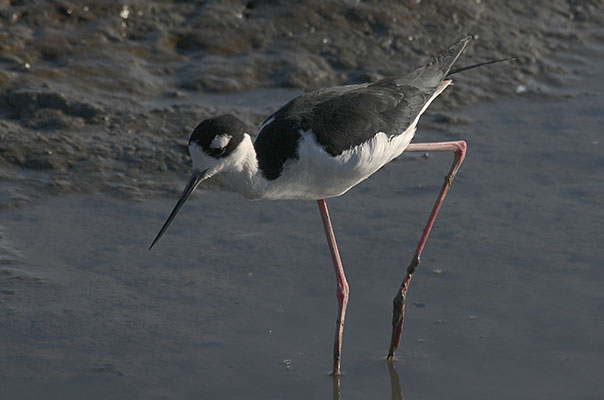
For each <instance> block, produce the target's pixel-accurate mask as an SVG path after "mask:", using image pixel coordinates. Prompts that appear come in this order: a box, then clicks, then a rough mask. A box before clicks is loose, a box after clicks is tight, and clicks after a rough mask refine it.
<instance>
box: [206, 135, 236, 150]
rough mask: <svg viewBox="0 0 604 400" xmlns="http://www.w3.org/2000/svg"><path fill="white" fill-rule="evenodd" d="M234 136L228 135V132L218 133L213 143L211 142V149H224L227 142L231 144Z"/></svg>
mask: <svg viewBox="0 0 604 400" xmlns="http://www.w3.org/2000/svg"><path fill="white" fill-rule="evenodd" d="M232 138H233V136H231V135H227V134H226V133H223V134H222V135H216V137H214V140H212V143H210V149H223V148H225V147H226V145H227V144H229V142H230V141H231V139H232Z"/></svg>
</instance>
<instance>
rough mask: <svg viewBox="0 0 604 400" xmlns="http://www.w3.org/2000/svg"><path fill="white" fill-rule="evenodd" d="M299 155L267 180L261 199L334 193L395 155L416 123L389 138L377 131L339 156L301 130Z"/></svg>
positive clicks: (379, 166) (333, 194)
mask: <svg viewBox="0 0 604 400" xmlns="http://www.w3.org/2000/svg"><path fill="white" fill-rule="evenodd" d="M300 134H301V135H302V137H301V138H300V142H299V150H298V155H299V157H298V159H291V160H288V161H287V162H286V163H285V165H284V166H283V171H282V172H281V175H280V176H279V177H278V178H277V179H276V180H274V181H270V183H269V185H268V186H267V187H266V189H265V192H264V193H263V195H262V198H263V199H272V200H277V199H282V200H292V199H298V200H317V199H323V198H329V197H337V196H340V195H342V194H344V193H345V192H347V191H348V190H349V189H350V188H352V187H353V186H355V185H357V184H358V183H359V182H361V181H363V180H365V179H367V178H368V177H369V176H371V175H372V174H373V173H375V172H376V171H377V170H378V169H380V168H381V167H382V166H383V165H384V164H386V163H388V162H390V161H392V159H394V158H396V157H398V156H399V155H400V154H401V153H402V152H403V151H404V150H405V148H406V147H407V146H408V145H409V143H410V142H411V139H412V138H413V135H414V134H415V124H413V125H412V126H410V127H409V128H408V129H407V130H406V131H405V132H403V134H401V135H398V136H395V137H393V138H389V137H388V136H387V135H386V134H385V133H383V132H378V133H376V135H375V136H374V137H373V138H372V139H371V140H369V141H367V142H365V143H363V144H361V145H359V146H356V147H354V148H352V149H350V150H346V151H344V152H343V153H342V154H340V155H339V156H336V157H334V156H332V155H330V154H329V153H327V152H326V151H325V150H324V149H323V148H322V147H321V146H320V145H319V144H318V143H317V141H316V140H315V137H314V135H313V134H312V132H300Z"/></svg>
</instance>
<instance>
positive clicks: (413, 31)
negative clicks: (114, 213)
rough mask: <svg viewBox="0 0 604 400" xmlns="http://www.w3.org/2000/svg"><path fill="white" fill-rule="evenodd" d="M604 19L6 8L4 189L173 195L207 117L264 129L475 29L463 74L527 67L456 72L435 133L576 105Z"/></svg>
mask: <svg viewBox="0 0 604 400" xmlns="http://www.w3.org/2000/svg"><path fill="white" fill-rule="evenodd" d="M602 9H604V3H602V1H582V2H574V1H563V0H558V1H554V2H551V1H537V2H532V3H530V5H524V4H520V3H518V2H513V1H504V2H495V1H478V0H477V1H448V2H446V4H445V2H428V1H417V0H413V1H404V2H394V1H392V2H361V1H336V2H328V3H325V2H322V1H308V2H304V3H300V4H296V5H291V4H290V3H289V2H272V1H270V2H269V1H230V2H215V1H207V2H179V1H161V2H160V1H128V2H125V3H123V4H121V3H113V2H101V3H90V4H87V3H86V2H75V1H73V2H71V1H61V2H47V1H9V0H5V1H2V2H0V167H1V168H2V174H1V175H0V179H2V181H3V182H5V183H6V184H7V185H9V186H10V187H11V189H10V190H12V191H15V192H16V193H15V196H16V197H19V196H22V197H25V198H27V197H28V196H32V195H34V196H37V195H43V194H45V193H67V192H73V191H88V192H98V191H102V192H111V193H116V194H118V195H120V196H126V197H140V196H142V195H145V194H149V193H165V192H166V191H169V190H171V189H172V188H173V186H172V184H171V182H172V181H173V180H174V179H175V177H176V176H182V175H183V174H186V171H187V170H188V168H189V167H188V161H187V154H186V148H185V147H184V144H185V143H186V139H187V136H188V133H189V132H190V131H191V129H192V128H193V127H194V126H195V125H196V123H197V122H199V121H200V120H201V119H203V118H205V117H207V116H209V115H215V114H217V113H221V112H233V113H236V114H238V115H240V116H241V117H242V118H243V119H245V120H246V121H248V122H249V123H250V125H252V126H257V124H258V123H259V121H261V120H262V118H263V117H265V116H266V115H267V114H268V113H270V112H271V111H272V110H274V109H275V108H277V107H278V106H279V105H281V104H283V103H284V102H285V101H287V100H288V99H289V98H291V97H293V96H295V95H296V94H298V93H300V92H301V91H302V90H309V89H314V88H317V87H321V86H329V85H336V84H345V83H354V82H362V81H367V80H375V79H378V78H381V77H384V76H387V75H391V74H394V73H398V72H399V71H403V70H406V69H410V68H412V67H414V66H416V65H418V64H421V63H422V62H424V61H425V60H426V59H427V58H428V57H430V56H431V55H433V54H435V53H437V52H438V51H439V50H440V49H442V48H443V47H445V46H446V45H448V44H449V43H451V42H452V41H454V40H456V39H457V38H459V37H461V36H463V35H465V34H467V33H472V34H475V35H477V37H479V40H477V41H475V42H473V43H472V45H471V46H470V47H469V48H468V49H467V51H466V52H465V54H464V57H463V59H462V60H460V65H466V64H470V63H472V62H480V61H484V60H486V59H494V58H503V57H507V56H510V55H513V56H515V57H517V60H518V61H517V63H515V64H513V65H511V64H510V65H497V66H493V67H491V68H484V69H481V70H477V71H474V72H472V73H468V74H465V75H460V76H459V78H458V84H457V86H456V87H455V88H452V90H449V91H448V93H446V94H445V95H444V96H442V98H441V99H439V101H437V102H436V103H435V104H434V105H433V106H432V112H431V113H430V114H428V115H426V117H425V120H426V122H430V121H431V122H432V123H433V124H434V125H436V126H439V125H440V126H441V127H442V128H443V129H448V128H449V127H450V126H451V125H455V123H456V122H459V121H458V120H457V119H456V118H455V117H454V116H451V115H450V114H448V113H447V110H449V108H450V107H458V106H460V105H467V104H471V103H475V102H477V101H485V100H488V99H493V98H502V97H514V96H522V97H528V98H535V99H544V98H547V99H550V100H551V99H554V100H555V99H562V98H566V97H567V96H569V95H570V92H569V90H568V86H565V83H567V82H568V80H570V79H572V77H573V75H574V74H576V73H577V72H578V71H580V70H582V69H584V68H585V67H586V66H587V65H589V62H590V61H589V54H588V53H589V48H590V46H591V45H593V44H594V43H595V44H597V43H601V42H602V40H603V37H602V31H601V29H600V28H601V26H603V25H604V17H603V15H602ZM229 93H233V94H235V93H238V94H239V95H236V96H234V95H232V94H229ZM242 93H243V94H242ZM462 122H463V121H462ZM13 197H14V196H12V195H11V196H9V198H10V199H12V198H13ZM10 204H16V203H15V202H14V201H12V200H11V202H10Z"/></svg>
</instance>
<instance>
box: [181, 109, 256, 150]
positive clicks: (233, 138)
mask: <svg viewBox="0 0 604 400" xmlns="http://www.w3.org/2000/svg"><path fill="white" fill-rule="evenodd" d="M247 131H248V129H247V127H246V125H245V124H244V123H243V122H242V121H241V120H239V119H237V118H235V117H233V116H232V115H228V114H226V115H221V116H219V117H214V118H208V119H206V120H203V121H202V122H201V123H200V124H199V125H197V127H196V128H195V129H194V130H193V133H191V137H190V138H189V144H191V143H192V142H195V143H197V144H198V145H199V146H200V147H201V148H202V149H203V151H204V152H205V153H206V154H207V155H209V156H212V157H214V158H221V157H225V156H228V155H229V154H230V153H231V152H232V151H233V150H235V149H236V148H237V146H238V145H239V143H241V141H242V140H243V134H244V133H246V132H247ZM217 136H223V137H224V139H222V140H219V141H218V142H217V141H216V140H215V139H216V137H217ZM227 139H228V143H227Z"/></svg>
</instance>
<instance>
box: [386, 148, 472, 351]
mask: <svg viewBox="0 0 604 400" xmlns="http://www.w3.org/2000/svg"><path fill="white" fill-rule="evenodd" d="M466 148H467V145H466V142H464V141H463V140H459V141H455V142H440V143H412V144H410V145H409V146H407V148H406V149H405V151H453V152H454V157H453V164H452V165H451V169H450V170H449V173H448V174H447V176H445V182H444V183H443V186H442V187H441V189H440V193H439V194H438V197H437V198H436V202H435V203H434V207H433V208H432V212H431V213H430V217H429V218H428V222H427V223H426V227H425V228H424V231H423V233H422V236H421V238H420V240H419V244H418V245H417V248H416V249H415V253H414V254H413V258H412V259H411V264H410V265H409V267H408V268H407V271H406V272H405V279H403V283H402V284H401V287H400V289H399V290H398V292H397V293H396V296H395V297H394V301H393V312H392V338H391V340H390V350H389V351H388V359H389V360H390V359H392V358H393V357H394V352H396V349H397V348H398V346H399V344H400V341H401V332H402V330H403V319H404V316H405V300H406V298H407V290H408V289H409V283H411V278H412V277H413V273H414V272H415V270H416V269H417V267H418V266H419V260H420V257H421V254H422V251H423V250H424V246H425V245H426V242H427V241H428V236H429V235H430V231H431V230H432V226H434V221H436V216H437V215H438V211H439V210H440V207H441V206H442V204H443V202H444V201H445V197H446V196H447V192H448V191H449V188H450V187H451V184H452V183H453V179H454V178H455V175H456V174H457V171H458V170H459V167H460V166H461V163H462V162H463V160H464V158H465V156H466Z"/></svg>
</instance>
